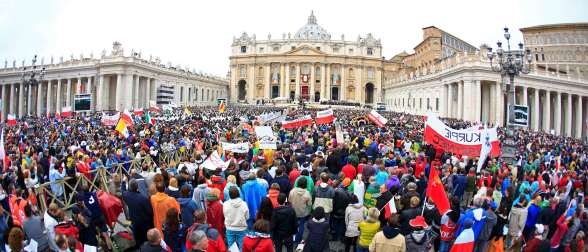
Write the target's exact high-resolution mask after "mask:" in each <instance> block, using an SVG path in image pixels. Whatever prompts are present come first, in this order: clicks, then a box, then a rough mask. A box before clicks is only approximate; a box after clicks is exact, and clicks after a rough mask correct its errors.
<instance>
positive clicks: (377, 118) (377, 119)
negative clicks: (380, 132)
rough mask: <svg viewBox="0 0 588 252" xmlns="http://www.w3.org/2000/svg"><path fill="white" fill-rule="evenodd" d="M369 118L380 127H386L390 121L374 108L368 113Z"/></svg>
mask: <svg viewBox="0 0 588 252" xmlns="http://www.w3.org/2000/svg"><path fill="white" fill-rule="evenodd" d="M368 119H370V121H372V122H374V123H375V124H376V125H378V127H380V128H382V127H384V125H386V123H387V122H388V119H386V118H385V117H383V116H382V115H380V113H378V112H376V111H375V110H373V109H372V111H370V113H369V114H368Z"/></svg>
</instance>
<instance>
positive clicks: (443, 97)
mask: <svg viewBox="0 0 588 252" xmlns="http://www.w3.org/2000/svg"><path fill="white" fill-rule="evenodd" d="M442 85H443V93H442V94H441V98H440V99H439V103H441V104H439V107H441V111H440V113H439V114H440V115H441V117H447V114H448V113H447V101H448V98H447V96H448V95H449V91H448V88H449V87H448V86H447V84H442Z"/></svg>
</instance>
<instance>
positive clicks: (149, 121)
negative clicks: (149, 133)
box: [145, 111, 155, 125]
mask: <svg viewBox="0 0 588 252" xmlns="http://www.w3.org/2000/svg"><path fill="white" fill-rule="evenodd" d="M145 121H146V122H147V123H148V124H149V125H155V119H154V118H152V117H151V114H149V111H147V116H145Z"/></svg>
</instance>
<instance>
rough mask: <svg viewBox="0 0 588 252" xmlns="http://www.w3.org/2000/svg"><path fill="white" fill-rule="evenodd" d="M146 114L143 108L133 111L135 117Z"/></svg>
mask: <svg viewBox="0 0 588 252" xmlns="http://www.w3.org/2000/svg"><path fill="white" fill-rule="evenodd" d="M144 113H145V111H144V110H143V108H138V109H135V110H133V115H136V116H143V114H144Z"/></svg>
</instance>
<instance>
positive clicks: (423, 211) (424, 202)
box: [421, 193, 427, 216]
mask: <svg viewBox="0 0 588 252" xmlns="http://www.w3.org/2000/svg"><path fill="white" fill-rule="evenodd" d="M425 204H427V195H426V193H425V201H423V210H421V216H423V215H424V214H425Z"/></svg>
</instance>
